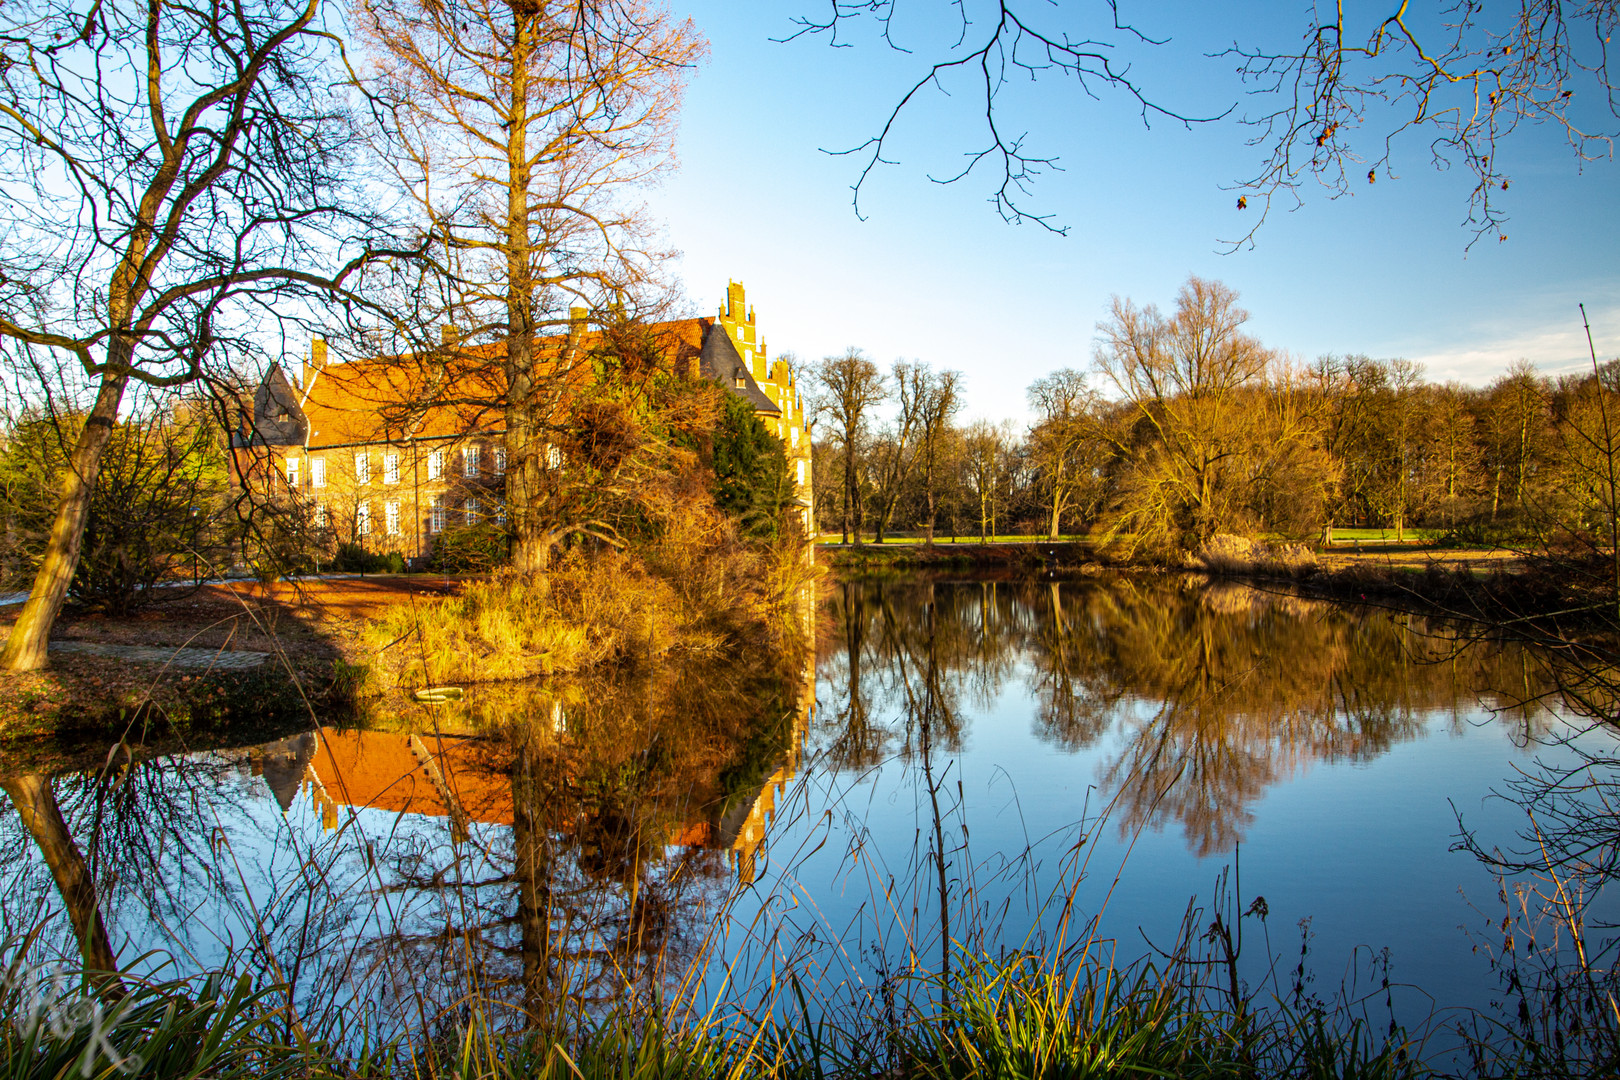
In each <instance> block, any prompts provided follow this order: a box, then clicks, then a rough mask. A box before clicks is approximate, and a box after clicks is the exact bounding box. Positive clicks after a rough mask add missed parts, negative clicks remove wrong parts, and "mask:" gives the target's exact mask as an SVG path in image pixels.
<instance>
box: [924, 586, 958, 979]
mask: <svg viewBox="0 0 1620 1080" xmlns="http://www.w3.org/2000/svg"><path fill="white" fill-rule="evenodd" d="M935 609H936V605H935V604H934V603H933V602H932V599H930V602H929V604H928V677H927V679H926V680H925V683H924V685H925V688H926V697H925V698H924V705H923V716H922V759H923V777H924V779H925V780H926V781H927V783H928V802H929V807H930V810H931V812H932V814H933V818H934V844H933V846H934V866H935V868H936V869H937V870H938V872H939V974H940V981H939V985H940V987H941V988H942V990H943V992H944V993H945V994H946V995H947V996H949V995H950V993H951V893H950V887H949V880H950V879H949V876H948V874H947V869H948V867H949V863H947V862H946V861H945V826H944V822H943V821H941V819H940V810H939V781H937V780H936V779H935V778H934V717H935V715H936V714H937V713H938V712H940V711H942V706H941V698H942V695H941V694H940V693H939V680H940V673H939V660H938V649H937V647H936V645H935V631H934V611H935Z"/></svg>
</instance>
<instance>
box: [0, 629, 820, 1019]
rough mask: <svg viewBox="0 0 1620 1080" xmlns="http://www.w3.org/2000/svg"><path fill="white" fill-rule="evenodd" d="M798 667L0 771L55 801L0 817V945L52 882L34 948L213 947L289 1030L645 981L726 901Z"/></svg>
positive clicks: (691, 943)
mask: <svg viewBox="0 0 1620 1080" xmlns="http://www.w3.org/2000/svg"><path fill="white" fill-rule="evenodd" d="M806 675H807V672H806V671H804V670H801V669H800V667H799V666H798V662H797V658H796V657H793V656H784V655H783V654H782V653H781V652H780V651H776V650H762V651H761V652H760V654H759V655H757V656H755V657H753V658H751V659H750V658H745V659H743V660H742V661H740V662H737V661H730V660H728V661H726V662H721V661H720V660H719V659H718V658H716V659H715V660H713V661H712V662H707V663H702V664H688V665H683V666H670V667H666V668H660V669H657V670H653V671H647V672H641V673H634V674H626V675H624V676H622V677H620V678H618V679H614V680H597V681H594V682H592V683H590V684H574V685H567V686H562V685H551V686H544V687H533V686H530V687H506V688H498V689H490V690H487V691H484V692H480V693H477V694H474V695H470V696H469V699H468V700H467V701H466V702H463V703H460V704H457V705H454V706H451V707H449V708H446V709H441V710H437V711H434V712H432V713H427V712H425V711H424V712H422V714H421V715H417V716H414V717H407V718H403V720H402V719H401V718H398V717H393V718H388V717H379V718H378V719H379V720H386V721H389V726H391V727H393V728H396V729H398V730H395V731H391V732H388V733H379V732H375V731H371V732H330V731H325V730H322V731H320V732H315V731H311V732H309V733H306V734H304V735H300V736H295V737H293V738H289V739H284V740H281V741H280V742H278V743H275V744H271V745H268V746H263V747H254V748H244V749H242V750H237V751H223V752H218V753H213V754H207V755H199V756H194V757H179V758H174V759H167V760H158V761H152V762H146V763H141V764H136V765H133V766H131V767H129V768H112V769H109V770H106V771H103V772H100V773H97V774H68V775H63V776H59V777H55V778H49V777H39V776H32V777H10V778H8V779H7V780H6V781H5V783H6V790H7V792H8V793H9V794H10V798H11V800H12V801H13V802H15V803H16V804H17V805H19V806H21V805H23V799H25V798H28V799H33V801H34V802H38V803H39V805H41V806H45V805H47V804H52V805H58V806H59V807H60V814H59V815H58V817H57V826H56V828H55V830H54V832H53V833H52V835H50V836H47V837H45V838H44V839H43V840H42V839H41V838H40V836H39V833H38V830H35V831H33V832H31V831H30V830H29V829H27V828H25V827H24V822H23V818H22V817H21V815H19V814H16V813H4V814H0V858H4V859H5V865H6V866H8V867H9V868H10V878H11V880H9V881H7V882H0V884H5V885H7V886H8V887H7V888H6V890H5V892H4V894H3V896H0V938H3V937H4V936H5V935H6V933H7V932H8V931H17V930H27V929H30V928H31V927H32V924H33V922H34V921H35V920H36V919H38V917H39V916H40V914H41V912H42V911H44V910H45V907H46V904H45V901H47V900H52V901H53V902H52V904H51V905H50V906H52V907H55V908H57V909H60V907H61V905H62V898H64V897H65V898H67V899H68V900H69V901H70V903H69V909H70V912H69V913H70V914H71V915H72V918H71V919H69V920H63V921H61V922H58V923H57V924H55V926H54V927H53V928H51V929H53V932H56V938H55V944H56V946H57V951H58V952H60V951H63V947H66V948H69V949H71V948H73V947H74V946H75V945H78V944H85V943H87V945H86V947H87V948H90V949H93V948H100V949H101V950H102V952H101V953H97V954H95V955H96V957H97V958H98V960H100V961H101V962H102V963H103V964H105V961H106V960H107V959H108V958H109V957H110V954H111V953H113V952H117V953H118V959H119V960H120V961H122V962H125V963H128V962H130V961H131V960H132V959H133V958H134V954H138V953H140V952H143V951H145V950H146V949H148V948H152V947H157V948H162V949H165V950H167V951H169V952H171V953H173V954H175V955H177V956H179V957H180V958H181V960H182V967H184V968H191V967H194V966H197V965H206V964H207V963H209V962H211V961H214V962H217V960H218V959H220V958H221V957H222V956H223V954H224V951H225V946H224V944H223V943H224V942H225V941H226V940H229V944H230V946H231V948H232V949H233V950H234V952H235V960H236V962H238V963H242V964H246V965H247V966H249V967H250V968H252V969H255V970H256V971H257V972H258V973H259V974H260V975H261V976H262V977H264V978H265V979H266V980H268V981H275V982H282V983H287V984H289V985H290V986H291V987H292V990H291V993H290V1000H291V1002H292V1003H294V1004H295V1005H296V1006H297V1009H298V1010H299V1011H300V1012H301V1013H302V1015H303V1018H304V1019H305V1020H306V1021H307V1022H308V1023H309V1024H310V1026H312V1027H319V1026H321V1025H323V1024H324V1023H325V1022H326V1021H328V1020H334V1019H335V1018H336V1017H337V1016H338V1015H339V1014H340V1013H343V1012H349V1013H350V1014H351V1015H354V1014H353V1012H352V1011H353V1010H354V1008H355V1007H356V1006H364V1007H365V1008H366V1009H367V1010H368V1011H367V1013H366V1014H365V1015H368V1016H370V1017H372V1018H374V1019H375V1020H376V1021H378V1023H379V1024H381V1023H383V1022H384V1021H386V1020H387V1019H389V1018H392V1020H393V1022H395V1023H413V1024H416V1025H422V1024H424V1023H426V1024H428V1025H433V1024H440V1023H442V1024H451V1023H453V1022H454V1021H455V1019H456V1017H457V1016H460V1015H464V1014H465V1011H466V1009H467V1008H468V1007H469V1005H470V1003H471V1001H472V1000H473V999H474V998H476V999H477V1000H480V1001H482V1002H484V1003H486V1004H487V1003H489V1002H498V1003H502V1004H504V1005H505V1006H506V1007H507V1008H506V1010H505V1011H504V1012H503V1013H501V1015H502V1016H504V1017H505V1021H506V1022H508V1023H512V1024H525V1023H533V1022H538V1021H541V1020H544V1019H547V1018H550V1017H553V1016H555V1015H556V1014H558V1013H559V1012H580V1011H590V1010H592V1009H595V1008H598V1007H599V1006H602V1005H604V1004H611V1003H615V1002H620V1001H623V1000H624V999H625V996H626V995H627V994H641V995H646V996H647V998H648V999H653V998H657V997H660V996H668V995H669V992H670V991H671V990H672V989H673V988H674V986H675V984H676V983H677V982H678V980H680V979H681V978H682V977H684V975H685V974H686V972H687V969H688V967H689V966H690V965H691V964H692V963H693V962H694V961H695V959H696V958H697V957H698V955H699V954H700V952H701V950H702V949H703V948H704V946H705V944H706V940H707V935H708V934H709V933H710V932H711V931H712V929H713V927H714V926H715V919H714V914H715V912H714V908H715V906H716V905H717V904H718V903H720V902H722V901H723V899H724V898H725V896H726V895H727V894H728V893H729V892H730V885H731V880H732V879H731V875H730V873H729V872H728V868H727V859H726V855H725V854H724V853H723V851H724V849H725V848H726V847H727V845H728V844H730V845H731V847H732V848H733V849H734V850H733V853H732V858H733V859H735V860H737V861H738V862H739V864H741V862H742V860H744V859H751V858H752V857H753V849H752V847H748V848H747V849H746V850H742V848H743V845H742V844H741V843H740V841H739V842H738V843H736V844H731V840H732V839H733V837H732V834H733V833H735V832H737V830H738V829H739V828H748V827H750V822H751V818H750V815H751V813H753V812H754V811H755V806H754V803H755V801H756V798H757V796H758V795H759V793H760V789H761V785H762V784H766V785H768V778H770V777H771V776H772V774H773V772H774V773H776V774H777V775H778V776H780V771H779V770H780V768H781V766H782V762H783V759H784V755H785V754H788V753H790V752H791V751H792V750H793V748H794V747H795V746H796V742H795V739H796V736H797V731H798V727H797V724H796V720H797V718H798V717H799V715H800V714H801V713H802V710H803V709H804V708H805V707H807V706H808V704H809V701H810V695H811V694H812V693H813V682H812V681H810V680H809V679H807V678H806ZM407 745H409V746H410V747H412V748H413V750H412V752H414V748H415V747H418V746H420V747H423V748H424V752H425V753H426V754H427V756H428V757H429V758H430V759H431V768H430V767H429V765H428V764H422V765H421V767H420V768H418V767H417V763H416V762H415V761H413V760H411V758H410V756H409V754H408V753H404V752H403V751H402V748H403V747H405V746H407ZM367 755H369V756H367ZM340 758H341V760H342V767H340V766H339V764H338V762H339V759H340ZM400 760H402V761H403V762H404V764H403V765H402V766H401V767H400V768H399V769H397V770H395V772H396V773H398V774H399V775H389V774H388V769H389V768H390V767H391V765H392V764H393V763H395V762H396V761H400ZM379 770H381V771H382V775H372V774H375V773H378V771H379ZM789 771H791V769H789ZM427 775H431V776H432V782H431V783H429V782H428V781H427V780H426V779H424V776H427ZM267 789H268V790H267ZM36 795H37V796H40V797H39V798H38V799H34V798H33V797H34V796H36ZM30 805H31V804H30ZM51 843H55V847H52V846H51ZM41 852H44V853H45V854H46V855H52V856H53V858H51V859H49V860H46V859H42V858H41ZM56 856H60V857H56ZM64 868H65V869H64ZM75 869H77V871H78V872H79V873H80V874H81V875H82V877H83V879H84V880H85V881H86V882H89V883H90V887H89V888H87V889H85V888H77V887H76V886H74V885H73V880H72V873H73V872H74V871H75ZM53 872H54V873H53ZM64 875H65V876H64ZM63 881H67V882H68V886H67V887H66V888H64V887H61V886H60V883H61V882H63ZM102 917H105V925H106V927H107V932H106V933H104V934H101V935H99V937H98V935H97V934H96V933H95V926H96V925H97V921H98V920H100V919H101V918H102ZM74 939H78V940H77V941H75V940H74ZM45 944H46V943H45V942H44V941H43V939H42V942H41V947H43V946H44V945H45ZM90 957H91V952H88V951H87V952H86V958H87V960H88V959H89V958H90ZM323 1011H324V1012H325V1013H326V1015H325V1016H320V1015H312V1014H320V1013H322V1012H323ZM288 1015H289V1017H291V1016H292V1015H294V1013H293V1012H292V1011H291V1010H289V1013H288Z"/></svg>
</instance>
